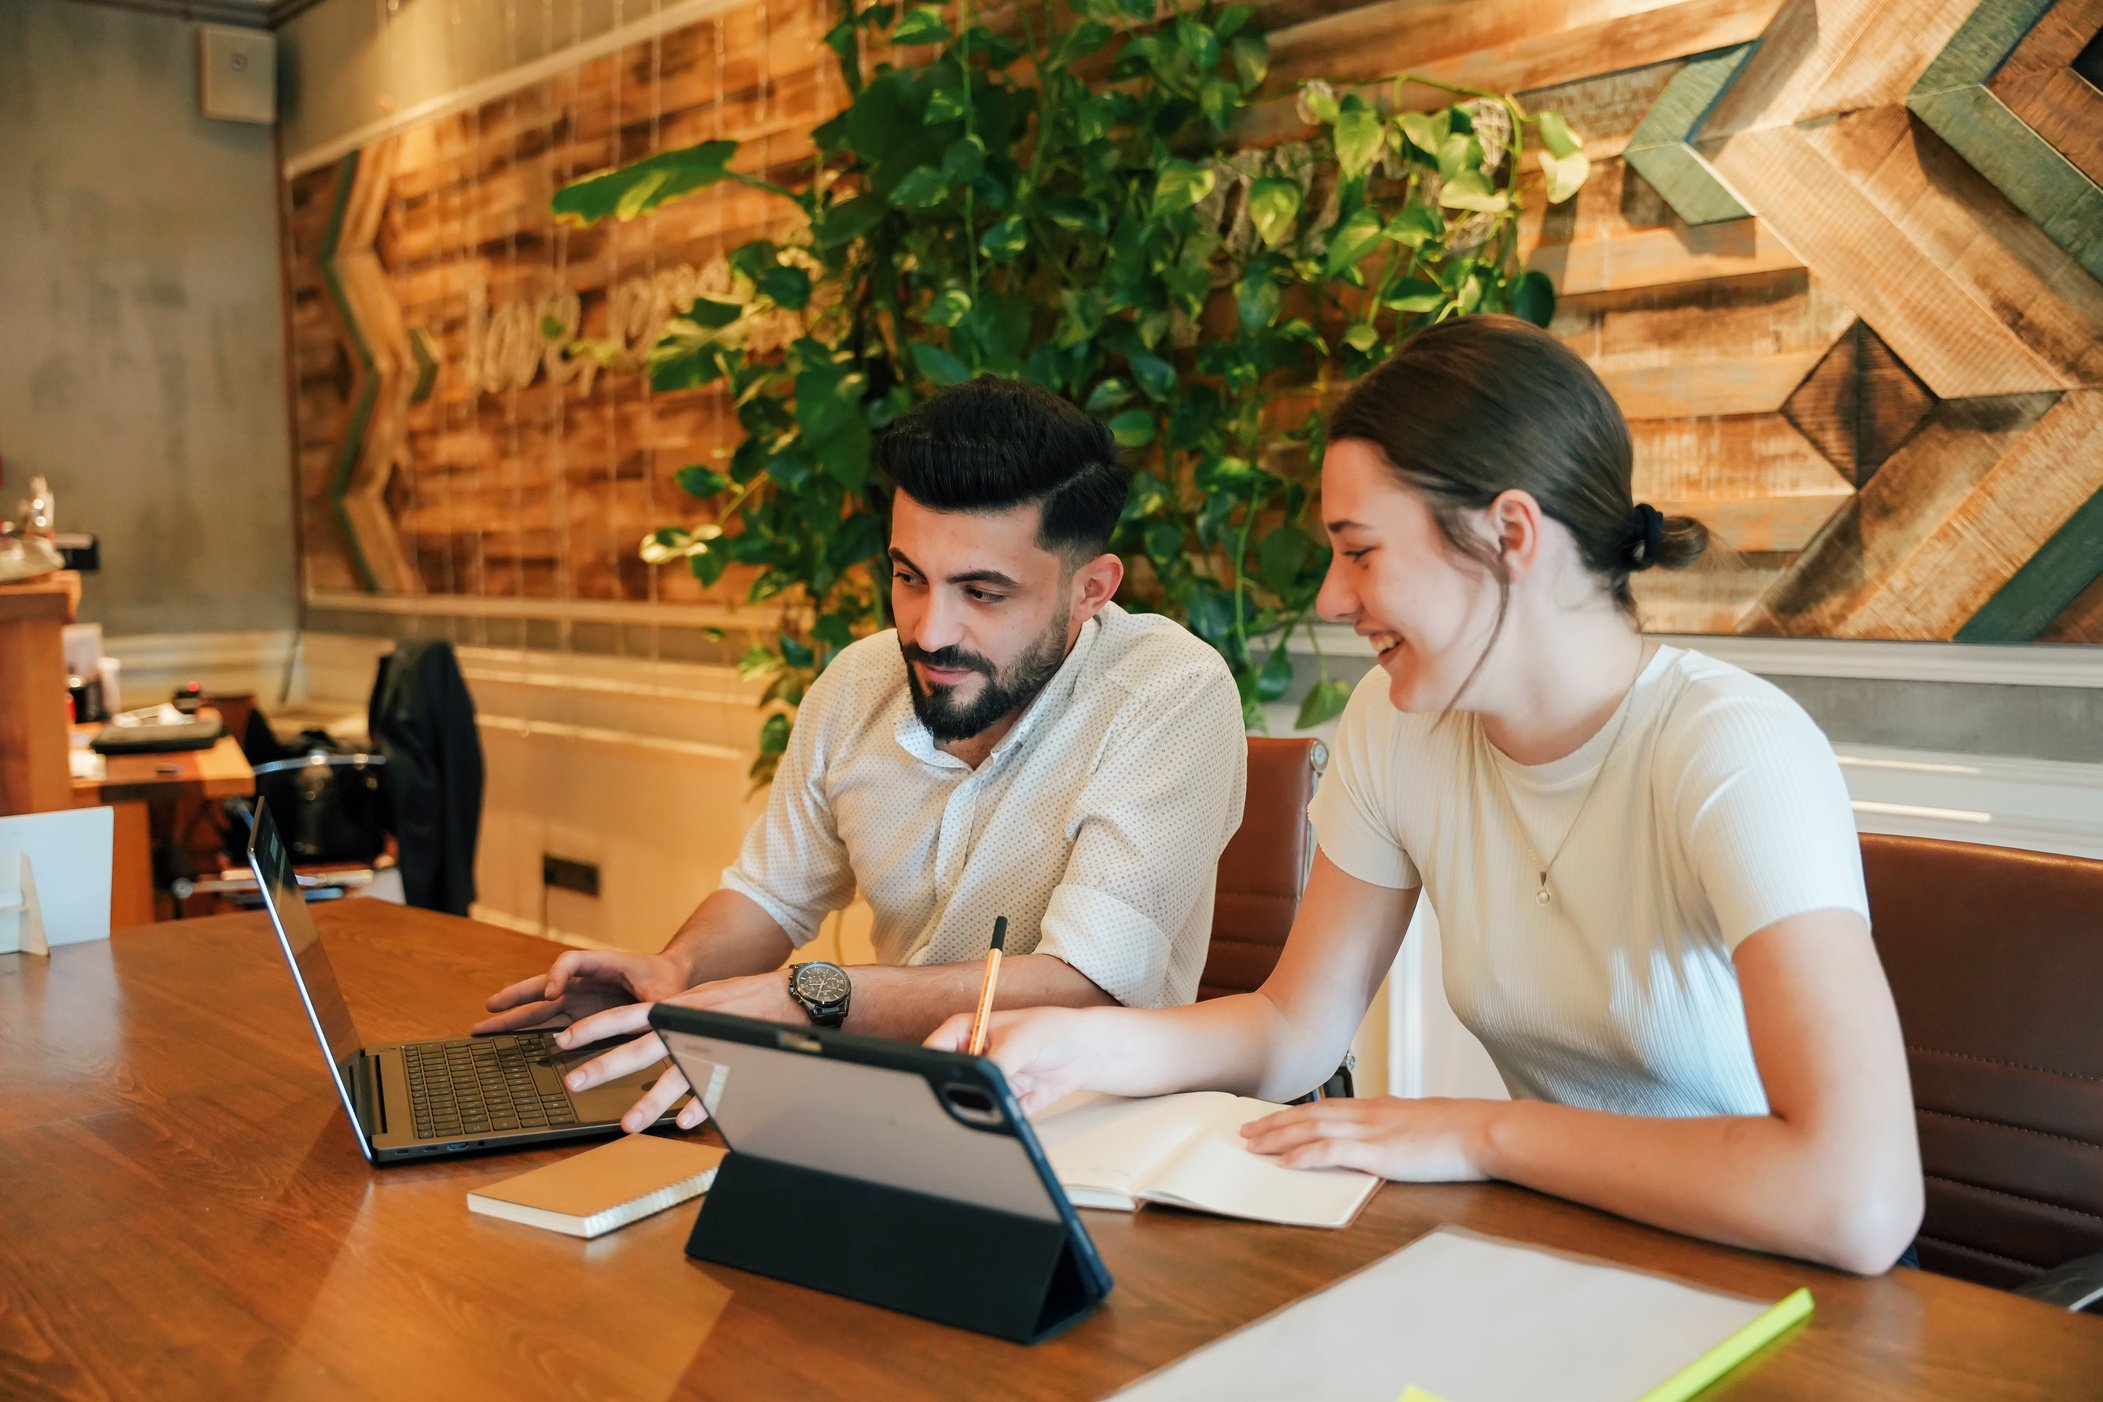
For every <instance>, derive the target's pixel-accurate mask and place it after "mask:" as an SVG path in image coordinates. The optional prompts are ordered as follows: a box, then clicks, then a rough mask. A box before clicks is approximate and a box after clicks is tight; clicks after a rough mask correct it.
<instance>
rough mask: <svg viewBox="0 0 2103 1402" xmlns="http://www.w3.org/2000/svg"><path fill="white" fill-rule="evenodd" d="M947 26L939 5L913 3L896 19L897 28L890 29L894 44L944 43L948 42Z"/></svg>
mask: <svg viewBox="0 0 2103 1402" xmlns="http://www.w3.org/2000/svg"><path fill="white" fill-rule="evenodd" d="M949 37H950V35H949V26H948V25H947V24H944V23H943V22H942V7H941V6H940V5H915V6H914V7H913V8H912V9H910V10H907V11H906V12H905V18H904V19H902V20H900V21H898V28H896V29H894V30H892V31H891V42H892V43H894V44H901V45H903V44H946V43H948V42H949Z"/></svg>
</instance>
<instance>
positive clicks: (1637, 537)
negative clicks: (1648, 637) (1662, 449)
mask: <svg viewBox="0 0 2103 1402" xmlns="http://www.w3.org/2000/svg"><path fill="white" fill-rule="evenodd" d="M1344 438H1352V439H1358V440H1360V441H1362V442H1365V443H1369V444H1371V445H1372V446H1373V447H1375V448H1378V449H1379V450H1380V452H1381V454H1382V456H1384V457H1385V458H1386V459H1387V462H1388V465H1389V467H1390V468H1391V469H1392V470H1393V471H1394V474H1395V476H1396V477H1397V478H1398V479H1399V480H1400V481H1401V482H1402V483H1403V485H1405V486H1408V487H1412V488H1414V489H1415V490H1416V491H1417V492H1419V493H1420V494H1421V495H1422V497H1423V499H1424V502H1425V504H1426V505H1427V506H1428V507H1429V508H1430V510H1431V515H1432V519H1433V520H1434V521H1436V522H1437V523H1438V528H1439V533H1440V535H1442V536H1443V537H1444V538H1445V541H1446V544H1447V546H1448V548H1450V549H1451V550H1452V551H1453V552H1454V553H1455V554H1457V555H1461V556H1464V557H1466V558H1468V559H1471V560H1474V561H1476V562H1477V563H1479V564H1481V565H1482V566H1483V567H1484V568H1485V569H1486V570H1487V571H1488V572H1489V573H1490V575H1491V576H1492V577H1493V578H1495V579H1496V581H1497V585H1498V599H1497V623H1496V627H1495V629H1494V630H1493V631H1492V633H1491V635H1490V643H1489V646H1490V647H1494V646H1495V645H1496V641H1497V634H1498V633H1500V632H1502V631H1503V627H1504V614H1505V610H1506V608H1507V607H1508V605H1509V602H1510V596H1511V581H1510V577H1509V576H1508V574H1507V573H1506V571H1505V567H1504V560H1503V557H1502V555H1501V554H1500V553H1499V552H1498V550H1497V549H1496V547H1495V546H1493V545H1492V544H1490V542H1488V541H1486V540H1484V539H1483V538H1482V536H1481V535H1480V534H1479V533H1478V532H1476V531H1474V530H1472V529H1470V528H1469V525H1468V522H1467V517H1466V513H1468V512H1471V511H1481V510H1483V509H1485V508H1487V507H1488V506H1489V504H1490V503H1491V502H1493V501H1495V500H1496V499H1497V497H1498V496H1499V495H1500V494H1502V493H1504V492H1508V491H1523V492H1526V493H1528V494H1529V495H1531V496H1532V497H1533V499H1534V500H1535V501H1537V502H1539V503H1540V506H1541V512H1542V514H1543V515H1545V516H1547V517H1548V518H1549V519H1550V520H1553V521H1560V522H1561V523H1562V524H1563V526H1564V527H1565V528H1567V529H1568V530H1569V532H1570V535H1571V537H1572V538H1573V539H1575V540H1576V542H1577V553H1578V557H1579V558H1580V559H1581V560H1582V561H1583V562H1584V565H1585V568H1586V569H1587V570H1589V571H1590V572H1591V573H1592V574H1593V575H1595V576H1597V577H1598V578H1599V580H1600V581H1601V583H1602V585H1603V586H1604V587H1605V589H1606V591H1607V594H1608V596H1609V597H1610V598H1612V599H1613V601H1614V605H1615V607H1617V608H1619V609H1620V610H1621V611H1622V612H1623V613H1624V614H1627V615H1628V616H1629V617H1630V618H1631V619H1633V618H1634V617H1635V616H1636V601H1635V597H1634V595H1632V594H1631V593H1630V592H1629V587H1628V577H1629V575H1630V574H1631V573H1633V572H1634V571H1636V570H1646V569H1651V568H1653V567H1662V568H1664V569H1668V570H1676V569H1685V568H1686V567H1687V566H1689V565H1691V564H1693V563H1694V562H1695V561H1696V560H1698V559H1700V558H1701V554H1702V552H1703V551H1704V550H1706V549H1707V548H1708V544H1709V532H1708V528H1707V527H1706V526H1704V525H1702V524H1701V522H1699V521H1697V520H1694V519H1693V518H1692V517H1688V516H1665V515H1662V514H1661V513H1659V512H1658V511H1657V510H1656V509H1654V508H1652V507H1650V506H1648V505H1641V506H1639V505H1638V504H1637V502H1636V500H1635V498H1634V496H1633V494H1632V491H1631V487H1630V476H1631V473H1632V471H1633V467H1634V455H1635V450H1634V446H1633V444H1632V443H1631V442H1630V439H1629V432H1628V421H1627V420H1626V419H1625V418H1623V417H1622V415H1621V408H1620V406H1619V405H1617V404H1615V403H1614V399H1613V396H1612V395H1610V394H1608V393H1607V389H1606V386H1605V385H1604V384H1601V383H1600V380H1599V376H1598V375H1596V374H1594V373H1593V371H1592V367H1591V366H1589V365H1587V364H1585V362H1584V360H1583V358H1582V357H1580V356H1579V355H1578V354H1577V352H1575V351H1573V350H1571V349H1570V348H1569V347H1568V346H1566V345H1564V344H1563V343H1562V342H1561V341H1558V340H1557V339H1555V337H1553V336H1551V335H1549V334H1548V333H1547V332H1546V331H1543V330H1541V329H1540V328H1539V327H1537V326H1533V325H1531V324H1529V323H1527V322H1524V321H1520V320H1519V319H1518V318H1517V317H1510V316H1487V315H1486V316H1466V317H1459V318H1456V319H1454V320H1452V321H1444V322H1440V323H1439V324H1438V325H1436V326H1433V327H1430V328H1428V329H1426V330H1424V331H1421V332H1419V333H1418V334H1417V335H1416V336H1415V337H1413V338H1412V339H1411V340H1410V342H1409V343H1408V344H1407V345H1405V346H1403V347H1402V349H1401V350H1399V351H1397V352H1395V354H1394V355H1393V356H1392V357H1390V358H1389V359H1388V360H1387V361H1386V362H1385V363H1384V364H1382V365H1380V366H1379V367H1378V368H1376V369H1374V370H1373V371H1372V372H1371V373H1370V374H1368V375H1366V376H1365V377H1364V378H1363V379H1361V380H1360V381H1359V382H1358V383H1357V384H1355V385H1353V386H1352V387H1351V390H1350V393H1348V394H1346V395H1345V396H1344V401H1343V403H1342V404H1340V405H1339V406H1337V410H1336V412H1335V414H1333V415H1332V416H1331V417H1330V420H1329V426H1328V439H1329V441H1330V442H1332V443H1333V442H1336V441H1337V440H1338V439H1344ZM1488 655H1489V647H1485V648H1484V649H1483V657H1485V658H1486V657H1488ZM1475 665H1476V668H1477V669H1478V670H1479V669H1480V667H1481V666H1482V662H1481V659H1478V660H1477V662H1476V664H1475ZM1473 676H1474V674H1473V673H1472V672H1471V673H1470V674H1469V679H1470V680H1473ZM1461 689H1462V690H1463V691H1465V690H1466V689H1467V687H1466V683H1463V684H1462V688H1461Z"/></svg>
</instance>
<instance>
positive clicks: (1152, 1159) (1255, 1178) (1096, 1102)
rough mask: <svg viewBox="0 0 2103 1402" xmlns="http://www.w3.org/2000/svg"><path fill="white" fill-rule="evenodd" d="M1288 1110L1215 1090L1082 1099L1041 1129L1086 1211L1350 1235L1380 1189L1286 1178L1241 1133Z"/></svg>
mask: <svg viewBox="0 0 2103 1402" xmlns="http://www.w3.org/2000/svg"><path fill="white" fill-rule="evenodd" d="M1280 1108H1282V1107H1280V1106H1277V1105H1273V1104H1271V1103H1270V1102H1269V1101H1267V1100H1251V1099H1249V1098H1247V1097H1246V1096H1238V1095H1228V1094H1227V1093H1226V1092H1224V1091H1209V1090H1201V1091H1189V1092H1186V1093H1185V1094H1182V1095H1164V1096H1158V1097H1156V1098H1154V1099H1150V1100H1119V1099H1116V1098H1114V1097H1111V1096H1098V1095H1073V1096H1068V1097H1067V1098H1066V1099H1064V1100H1062V1101H1060V1102H1059V1103H1058V1104H1057V1105H1054V1106H1052V1107H1051V1109H1050V1110H1048V1111H1046V1112H1045V1113H1044V1114H1043V1115H1042V1116H1040V1117H1039V1118H1038V1119H1036V1120H1034V1121H1033V1122H1032V1127H1033V1128H1034V1129H1035V1130H1036V1132H1037V1139H1038V1142H1039V1143H1041V1144H1042V1145H1043V1146H1044V1153H1045V1157H1046V1158H1048V1159H1050V1160H1051V1166H1052V1172H1053V1173H1055V1174H1057V1175H1058V1178H1059V1183H1060V1185H1061V1186H1062V1187H1064V1188H1065V1189H1066V1195H1067V1197H1069V1198H1071V1199H1072V1200H1073V1204H1074V1206H1076V1207H1105V1208H1111V1209H1113V1210H1116V1211H1121V1212H1130V1211H1132V1210H1134V1209H1135V1208H1137V1207H1138V1206H1139V1205H1140V1204H1141V1203H1144V1202H1159V1203H1168V1204H1171V1205H1173V1206H1176V1207H1187V1208H1194V1209H1196V1210H1197V1211H1200V1212H1216V1213H1218V1214H1219V1215H1221V1216H1223V1217H1248V1218H1252V1219H1254V1220H1256V1221H1259V1222H1281V1223H1284V1224H1286V1225H1288V1226H1295V1227H1342V1226H1345V1225H1347V1224H1348V1223H1349V1222H1350V1221H1351V1219H1352V1218H1353V1217H1356V1216H1357V1215H1358V1209H1359V1208H1361V1207H1364V1206H1365V1203H1366V1199H1367V1198H1369V1197H1371V1196H1372V1195H1373V1190H1374V1189H1375V1188H1378V1187H1379V1186H1380V1180H1379V1179H1378V1178H1375V1177H1373V1176H1371V1175H1370V1174H1365V1173H1354V1172H1352V1171H1350V1170H1348V1169H1334V1168H1321V1169H1301V1168H1283V1167H1280V1166H1279V1164H1278V1161H1277V1160H1276V1159H1272V1158H1266V1157H1264V1156H1262V1155H1260V1154H1252V1153H1250V1152H1249V1151H1248V1149H1247V1148H1246V1147H1245V1141H1244V1140H1243V1139H1242V1137H1241V1127H1242V1126H1243V1125H1245V1124H1247V1123H1248V1122H1249V1121H1250V1120H1254V1119H1259V1118H1261V1117H1262V1116H1264V1115H1268V1114H1270V1113H1271V1112H1272V1111H1274V1110H1278V1109H1280Z"/></svg>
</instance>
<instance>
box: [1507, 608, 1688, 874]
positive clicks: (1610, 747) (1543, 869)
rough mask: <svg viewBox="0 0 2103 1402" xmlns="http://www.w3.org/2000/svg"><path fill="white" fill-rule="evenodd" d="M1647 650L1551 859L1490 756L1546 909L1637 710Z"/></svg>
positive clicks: (1638, 658) (1641, 652)
mask: <svg viewBox="0 0 2103 1402" xmlns="http://www.w3.org/2000/svg"><path fill="white" fill-rule="evenodd" d="M1646 652H1647V649H1638V650H1637V653H1636V674H1635V676H1633V677H1630V678H1629V681H1628V690H1627V691H1626V692H1625V693H1624V694H1623V695H1622V698H1621V705H1620V706H1619V707H1617V708H1616V709H1617V710H1618V711H1619V712H1620V714H1619V715H1618V716H1616V717H1615V720H1614V738H1613V739H1611V740H1609V741H1607V742H1606V753H1604V754H1602V755H1601V756H1600V757H1599V768H1597V769H1595V770H1593V771H1592V782H1591V783H1589V784H1586V785H1585V796H1584V797H1583V798H1581V799H1579V800H1578V801H1577V812H1575V813H1573V814H1572V815H1571V816H1570V826H1569V827H1567V828H1565V829H1564V830H1563V840H1562V841H1561V842H1558V843H1556V844H1555V850H1554V851H1553V852H1550V853H1549V854H1548V860H1547V861H1545V862H1544V861H1542V860H1541V854H1540V853H1539V852H1537V851H1535V850H1534V846H1533V839H1532V838H1531V837H1529V836H1527V833H1526V824H1525V823H1524V822H1523V821H1521V820H1520V818H1519V805H1518V804H1516V803H1514V802H1512V793H1511V789H1510V788H1509V787H1508V786H1507V785H1506V784H1505V782H1504V771H1503V770H1502V769H1500V768H1499V767H1498V765H1497V760H1496V758H1495V757H1494V756H1492V757H1491V759H1490V773H1491V774H1492V775H1493V776H1494V777H1495V778H1496V780H1497V792H1498V793H1499V794H1500V795H1501V796H1502V797H1503V799H1504V807H1505V811H1507V812H1509V813H1510V814H1511V815H1512V825H1513V826H1514V827H1516V828H1518V830H1519V840H1520V841H1522V842H1524V843H1525V844H1526V855H1528V856H1529V857H1532V858H1533V859H1534V862H1535V864H1536V866H1537V867H1538V868H1539V871H1540V876H1539V886H1538V888H1537V889H1536V890H1535V891H1534V893H1533V903H1534V904H1535V905H1537V906H1540V907H1542V908H1543V909H1546V908H1547V907H1548V906H1550V905H1553V904H1554V903H1555V897H1554V896H1552V895H1550V894H1549V892H1548V873H1549V872H1550V871H1551V870H1553V869H1554V867H1555V859H1556V858H1557V857H1560V856H1562V855H1563V848H1565V847H1567V846H1569V845H1570V838H1571V837H1572V836H1573V835H1574V834H1575V833H1576V832H1577V825H1578V824H1579V823H1580V822H1582V821H1583V820H1584V816H1585V805H1586V804H1588V803H1590V802H1591V801H1592V790H1594V789H1596V788H1598V787H1599V778H1600V776H1601V775H1603V774H1605V773H1606V765H1607V761H1608V760H1610V759H1612V758H1613V757H1614V747H1615V746H1616V745H1619V744H1620V743H1621V732H1622V731H1623V730H1625V729H1627V728H1628V717H1629V713H1630V712H1631V711H1633V710H1635V709H1636V695H1635V692H1636V683H1637V682H1638V681H1641V680H1642V678H1643V668H1644V667H1645V665H1646V664H1647V663H1648V662H1649V660H1650V659H1649V658H1648V656H1646V655H1645V654H1646ZM1482 738H1483V741H1484V742H1485V743H1489V738H1490V737H1489V736H1487V735H1484V736H1483V737H1482Z"/></svg>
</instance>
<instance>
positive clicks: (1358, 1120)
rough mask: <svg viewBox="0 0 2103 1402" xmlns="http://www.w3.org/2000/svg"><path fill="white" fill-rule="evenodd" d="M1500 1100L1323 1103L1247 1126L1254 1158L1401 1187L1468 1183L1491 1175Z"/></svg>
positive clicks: (1296, 1107)
mask: <svg viewBox="0 0 2103 1402" xmlns="http://www.w3.org/2000/svg"><path fill="white" fill-rule="evenodd" d="M1501 1108H1502V1106H1501V1103H1500V1102H1498V1101H1495V1100H1405V1099H1403V1098H1402V1097H1400V1096H1393V1095H1383V1096H1380V1097H1378V1098H1376V1099H1371V1100H1349V1099H1344V1100H1317V1101H1316V1102H1314V1103H1313V1104H1312V1105H1294V1106H1292V1107H1290V1108H1288V1109H1284V1110H1280V1111H1279V1112H1278V1113H1277V1114H1275V1115H1265V1116H1264V1117H1263V1118H1262V1119H1260V1120H1251V1121H1250V1122H1249V1123H1247V1124H1245V1125H1243V1126H1242V1127H1241V1132H1242V1134H1243V1135H1244V1136H1245V1137H1246V1138H1247V1139H1248V1147H1249V1150H1250V1152H1252V1153H1257V1154H1275V1155H1277V1156H1278V1161H1279V1162H1280V1163H1282V1164H1284V1165H1285V1166H1286V1167H1287V1168H1355V1169H1358V1170H1360V1171H1361V1172H1364V1173H1377V1174H1379V1175H1380V1176H1381V1177H1382V1178H1392V1179H1394V1180H1396V1181H1397V1182H1401V1183H1461V1182H1469V1181H1474V1180H1479V1179H1484V1178H1488V1177H1490V1176H1491V1175H1490V1170H1489V1169H1488V1167H1486V1164H1487V1161H1488V1156H1489V1126H1490V1121H1491V1119H1492V1118H1494V1117H1495V1115H1496V1114H1497V1112H1498V1111H1499V1109H1501Z"/></svg>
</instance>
